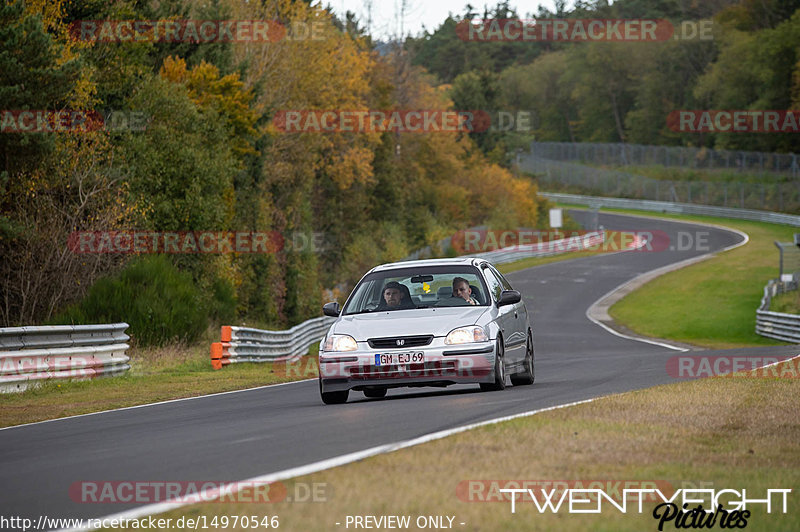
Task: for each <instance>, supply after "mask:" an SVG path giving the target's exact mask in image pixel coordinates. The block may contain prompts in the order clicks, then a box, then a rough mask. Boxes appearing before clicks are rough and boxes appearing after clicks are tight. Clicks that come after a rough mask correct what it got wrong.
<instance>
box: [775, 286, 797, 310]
mask: <svg viewBox="0 0 800 532" xmlns="http://www.w3.org/2000/svg"><path fill="white" fill-rule="evenodd" d="M769 309H770V310H771V311H772V312H785V313H786V314H800V290H795V291H793V292H786V293H785V294H778V295H777V296H775V297H773V298H772V300H771V301H770V305H769Z"/></svg>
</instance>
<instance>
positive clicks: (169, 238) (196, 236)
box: [67, 231, 325, 254]
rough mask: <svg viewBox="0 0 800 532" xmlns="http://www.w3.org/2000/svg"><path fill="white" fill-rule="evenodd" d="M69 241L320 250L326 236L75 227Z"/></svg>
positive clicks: (103, 247) (138, 249)
mask: <svg viewBox="0 0 800 532" xmlns="http://www.w3.org/2000/svg"><path fill="white" fill-rule="evenodd" d="M67 245H68V247H69V249H70V250H71V251H72V252H73V253H89V254H98V253H120V254H128V253H167V254H195V253H210V254H221V253H277V252H280V251H287V252H301V251H312V252H315V253H319V252H321V251H324V250H325V236H324V234H323V233H319V232H310V233H305V232H299V231H297V232H292V233H288V234H286V235H284V234H283V233H280V232H278V231H260V232H258V231H171V232H170V231H162V232H158V231H75V232H73V233H71V234H70V235H69V238H68V240H67Z"/></svg>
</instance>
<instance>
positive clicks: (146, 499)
mask: <svg viewBox="0 0 800 532" xmlns="http://www.w3.org/2000/svg"><path fill="white" fill-rule="evenodd" d="M332 495H333V489H332V488H331V486H330V484H328V483H327V482H297V481H292V482H289V483H286V482H280V481H276V482H269V483H265V482H256V481H220V480H81V481H77V482H73V483H72V484H71V485H70V486H69V497H70V499H71V500H72V501H73V502H76V503H80V504H130V503H136V504H154V503H175V504H186V503H200V502H221V503H254V504H266V503H280V502H296V503H305V502H327V501H329V500H330V499H331V497H332Z"/></svg>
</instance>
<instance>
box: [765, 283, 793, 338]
mask: <svg viewBox="0 0 800 532" xmlns="http://www.w3.org/2000/svg"><path fill="white" fill-rule="evenodd" d="M797 284H798V283H797V280H794V281H790V282H788V283H787V282H781V280H780V279H771V280H770V281H769V282H768V283H767V286H765V287H764V297H763V298H761V305H760V306H759V307H758V309H757V310H756V333H757V334H760V335H761V336H766V337H768V338H773V339H775V340H781V341H784V342H791V343H794V344H800V316H798V315H797V314H786V313H784V312H772V311H770V310H769V305H770V302H771V300H772V298H773V297H774V296H776V295H778V294H783V293H785V292H788V291H790V290H797Z"/></svg>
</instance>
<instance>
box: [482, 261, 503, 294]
mask: <svg viewBox="0 0 800 532" xmlns="http://www.w3.org/2000/svg"><path fill="white" fill-rule="evenodd" d="M483 275H484V277H486V283H487V284H488V285H489V292H491V293H492V297H493V298H494V300H495V301H498V300H499V299H500V294H501V293H502V292H503V283H502V282H500V279H498V278H497V276H496V275H495V274H494V272H493V271H492V270H491V269H489V267H488V266H487V267H486V268H484V269H483Z"/></svg>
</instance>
